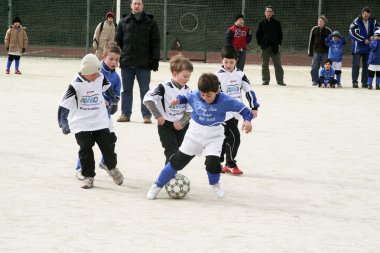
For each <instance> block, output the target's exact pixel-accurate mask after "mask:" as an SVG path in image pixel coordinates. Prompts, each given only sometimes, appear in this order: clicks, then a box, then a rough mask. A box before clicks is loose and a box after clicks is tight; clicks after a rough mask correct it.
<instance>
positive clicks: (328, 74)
mask: <svg viewBox="0 0 380 253" xmlns="http://www.w3.org/2000/svg"><path fill="white" fill-rule="evenodd" d="M323 66H324V67H323V68H322V69H321V70H320V71H319V81H318V83H319V88H335V84H336V80H335V79H334V76H335V71H334V69H333V68H332V67H331V66H332V61H331V60H330V59H326V60H325V61H324V62H323Z"/></svg>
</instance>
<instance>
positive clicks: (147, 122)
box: [144, 117, 152, 124]
mask: <svg viewBox="0 0 380 253" xmlns="http://www.w3.org/2000/svg"><path fill="white" fill-rule="evenodd" d="M144 124H152V119H151V118H150V117H144Z"/></svg>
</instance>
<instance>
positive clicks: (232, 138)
mask: <svg viewBox="0 0 380 253" xmlns="http://www.w3.org/2000/svg"><path fill="white" fill-rule="evenodd" d="M238 123H239V120H237V119H235V118H232V119H229V120H227V121H226V122H225V124H224V136H225V138H224V142H223V147H222V153H221V155H220V161H221V162H223V161H224V155H225V156H226V164H227V165H228V167H230V168H233V167H235V166H236V160H235V157H236V154H237V152H238V149H239V146H240V131H239V127H238Z"/></svg>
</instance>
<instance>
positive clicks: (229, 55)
mask: <svg viewBox="0 0 380 253" xmlns="http://www.w3.org/2000/svg"><path fill="white" fill-rule="evenodd" d="M237 57H238V53H237V52H236V50H235V48H234V47H233V46H228V45H227V46H225V47H223V49H222V64H223V65H222V67H221V68H220V69H219V71H218V72H217V73H216V75H217V76H218V79H219V82H220V88H221V91H222V92H224V93H225V94H227V95H229V96H231V97H233V98H235V99H237V100H239V101H241V102H242V101H243V99H242V95H241V90H243V91H244V92H245V97H246V98H247V101H248V103H249V107H250V108H251V110H252V113H253V117H254V118H255V117H257V110H258V109H259V107H260V104H259V103H257V99H256V94H255V92H254V91H253V88H252V86H251V84H250V83H249V80H248V78H247V77H246V76H245V74H244V73H243V71H241V70H239V69H237V68H236V63H237ZM240 118H241V116H240V114H239V113H236V112H228V113H227V115H226V119H225V122H224V124H223V125H224V135H225V139H224V142H223V148H222V153H221V156H220V161H221V162H223V161H224V156H226V164H225V165H224V167H223V169H222V173H231V174H232V175H241V174H243V171H241V170H240V169H239V167H238V166H237V164H236V160H235V158H236V154H237V152H238V149H239V145H240V131H239V127H238V123H239V119H240Z"/></svg>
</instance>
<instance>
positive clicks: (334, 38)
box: [325, 31, 347, 88]
mask: <svg viewBox="0 0 380 253" xmlns="http://www.w3.org/2000/svg"><path fill="white" fill-rule="evenodd" d="M325 43H326V45H327V46H328V47H329V54H328V58H329V59H330V60H331V61H332V68H333V69H334V70H335V75H336V83H337V87H338V88H342V85H341V83H340V80H341V74H342V60H343V47H344V46H345V45H346V43H347V42H346V39H345V38H344V37H343V36H342V35H341V34H340V32H339V31H334V32H333V33H332V34H330V35H329V36H328V37H327V38H326V40H325Z"/></svg>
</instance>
